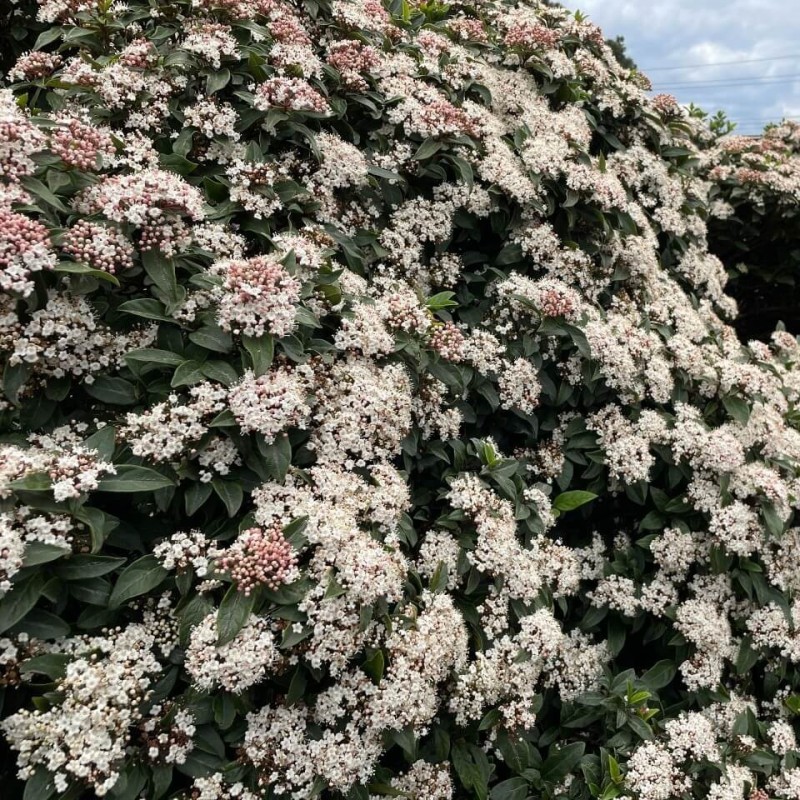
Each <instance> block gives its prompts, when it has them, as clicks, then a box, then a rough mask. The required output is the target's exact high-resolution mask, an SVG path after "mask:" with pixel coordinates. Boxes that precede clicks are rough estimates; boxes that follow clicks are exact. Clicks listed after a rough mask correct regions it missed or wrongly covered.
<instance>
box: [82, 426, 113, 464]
mask: <svg viewBox="0 0 800 800" xmlns="http://www.w3.org/2000/svg"><path fill="white" fill-rule="evenodd" d="M116 438H117V431H116V429H115V428H114V426H113V425H104V426H103V427H102V428H100V430H98V431H96V432H95V433H93V434H92V435H91V436H89V437H88V438H87V439H84V442H83V446H84V447H86V448H88V449H89V450H96V451H97V452H98V453H99V454H100V456H101V457H102V458H103V459H105V460H106V461H111V459H112V458H113V456H114V446H115V443H116Z"/></svg>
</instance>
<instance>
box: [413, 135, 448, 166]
mask: <svg viewBox="0 0 800 800" xmlns="http://www.w3.org/2000/svg"><path fill="white" fill-rule="evenodd" d="M443 146H444V145H443V143H442V142H440V141H439V140H438V139H434V138H433V137H431V138H429V139H426V140H425V141H424V142H423V143H422V144H421V145H420V146H419V147H418V148H417V152H416V153H414V160H415V161H425V159H428V158H430V157H431V156H432V155H435V154H436V153H438V152H439V151H440V150H441V149H442V147H443Z"/></svg>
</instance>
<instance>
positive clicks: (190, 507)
mask: <svg viewBox="0 0 800 800" xmlns="http://www.w3.org/2000/svg"><path fill="white" fill-rule="evenodd" d="M213 491H214V490H213V489H212V488H211V486H210V485H209V484H207V483H199V482H197V483H192V484H190V485H189V488H188V489H187V490H186V494H185V495H184V498H183V500H184V507H185V508H186V513H187V515H188V516H190V517H191V516H192V514H194V513H195V512H196V511H197V510H198V509H199V508H200V507H201V506H202V505H203V504H204V503H205V502H206V500H208V498H209V497H211V493H212V492H213ZM231 516H233V515H231Z"/></svg>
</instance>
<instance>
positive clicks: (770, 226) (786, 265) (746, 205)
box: [704, 122, 800, 338]
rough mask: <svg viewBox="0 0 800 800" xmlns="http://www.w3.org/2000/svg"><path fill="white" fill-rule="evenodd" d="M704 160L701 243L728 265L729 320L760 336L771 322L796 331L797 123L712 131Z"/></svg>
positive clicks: (799, 265)
mask: <svg viewBox="0 0 800 800" xmlns="http://www.w3.org/2000/svg"><path fill="white" fill-rule="evenodd" d="M704 167H705V169H706V170H707V174H708V177H709V179H710V180H711V181H712V189H711V201H712V205H711V213H712V216H711V218H710V220H709V246H710V248H711V250H712V251H713V252H714V253H716V254H717V255H718V256H719V257H720V258H721V259H722V260H723V262H724V263H725V265H726V266H727V267H728V271H729V273H730V277H731V284H730V288H729V290H730V292H731V294H733V296H734V297H736V299H737V301H738V302H739V304H740V306H741V314H740V316H739V321H738V323H737V327H738V328H739V329H740V330H741V331H742V333H743V334H744V335H745V336H753V335H755V336H758V337H761V338H766V337H768V336H769V333H770V332H771V331H772V329H773V328H774V326H775V324H776V323H777V322H779V321H780V322H783V323H785V324H786V325H788V326H789V328H790V329H791V330H792V331H793V332H797V331H800V325H798V321H799V319H800V318H798V312H797V308H798V302H800V286H799V285H798V273H800V125H798V124H797V123H794V122H783V123H781V124H779V125H769V126H767V128H766V129H765V131H764V134H763V136H757V137H754V136H729V137H723V138H720V139H719V140H718V141H717V142H716V144H715V146H714V147H713V148H712V149H711V150H710V151H709V152H708V153H707V154H706V158H705V161H704Z"/></svg>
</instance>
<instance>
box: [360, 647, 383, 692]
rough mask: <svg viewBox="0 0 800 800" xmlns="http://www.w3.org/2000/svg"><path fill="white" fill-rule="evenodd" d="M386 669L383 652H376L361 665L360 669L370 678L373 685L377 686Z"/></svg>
mask: <svg viewBox="0 0 800 800" xmlns="http://www.w3.org/2000/svg"><path fill="white" fill-rule="evenodd" d="M385 667H386V659H385V658H384V655H383V650H376V651H375V652H374V653H373V654H372V655H371V656H370V657H369V658H368V659H367V660H366V661H365V662H364V663H363V665H362V669H363V670H364V672H366V673H367V675H369V676H370V678H372V682H373V683H374V684H375V685H379V684H380V682H381V678H383V671H384V669H385Z"/></svg>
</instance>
